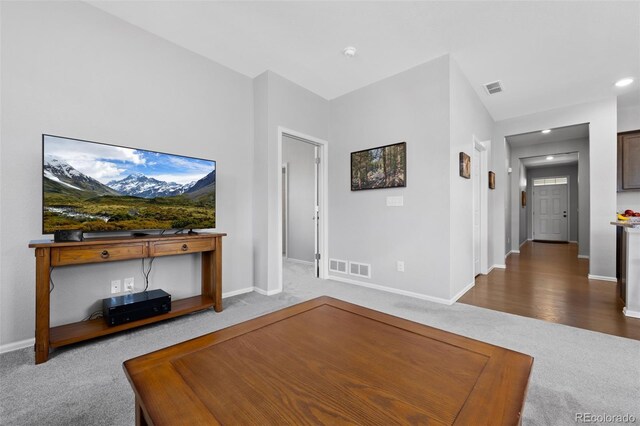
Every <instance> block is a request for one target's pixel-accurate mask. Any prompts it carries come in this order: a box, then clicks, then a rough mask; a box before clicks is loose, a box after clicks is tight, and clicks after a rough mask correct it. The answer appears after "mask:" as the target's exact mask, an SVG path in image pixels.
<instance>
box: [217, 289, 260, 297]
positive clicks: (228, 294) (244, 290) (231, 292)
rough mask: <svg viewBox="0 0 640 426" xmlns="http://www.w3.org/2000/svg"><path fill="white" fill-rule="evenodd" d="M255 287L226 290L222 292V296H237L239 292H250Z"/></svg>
mask: <svg viewBox="0 0 640 426" xmlns="http://www.w3.org/2000/svg"><path fill="white" fill-rule="evenodd" d="M254 289H255V287H247V288H241V289H240V290H234V291H228V292H226V293H222V298H223V299H225V298H227V297H232V296H237V295H239V294H245V293H251V292H252V291H253V290H254Z"/></svg>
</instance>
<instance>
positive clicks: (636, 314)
mask: <svg viewBox="0 0 640 426" xmlns="http://www.w3.org/2000/svg"><path fill="white" fill-rule="evenodd" d="M622 313H623V314H625V315H626V316H628V317H632V318H640V312H638V311H631V310H629V309H627V308H626V307H625V308H622Z"/></svg>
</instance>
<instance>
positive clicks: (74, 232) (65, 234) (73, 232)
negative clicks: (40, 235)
mask: <svg viewBox="0 0 640 426" xmlns="http://www.w3.org/2000/svg"><path fill="white" fill-rule="evenodd" d="M83 240H84V236H83V235H82V231H81V230H79V229H62V230H60V231H55V232H54V233H53V241H55V242H56V243H64V242H68V241H83Z"/></svg>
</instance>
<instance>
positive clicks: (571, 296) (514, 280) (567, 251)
mask: <svg viewBox="0 0 640 426" xmlns="http://www.w3.org/2000/svg"><path fill="white" fill-rule="evenodd" d="M577 251H578V247H577V245H576V244H551V243H538V242H531V241H529V242H527V243H525V244H524V245H523V246H522V247H521V248H520V254H511V255H510V256H509V257H508V258H507V262H506V263H507V269H506V270H503V269H494V270H493V271H491V273H490V274H489V275H479V276H478V277H476V285H475V286H474V287H473V288H472V289H471V290H469V291H468V292H467V293H466V294H465V295H464V296H462V297H461V298H460V299H459V300H458V302H461V303H466V304H468V305H474V306H480V307H482V308H488V309H493V310H496V311H502V312H508V313H511V314H516V315H521V316H525V317H530V318H537V319H541V320H545V321H550V322H555V323H558V324H565V325H570V326H573V327H579V328H584V329H587V330H593V331H598V332H601V333H607V334H613V335H616V336H621V337H628V338H631V339H636V340H640V319H638V318H628V317H626V316H625V315H624V314H623V313H622V308H623V307H624V303H623V302H622V300H621V299H620V298H619V297H618V293H617V284H616V283H613V282H608V281H600V280H590V279H587V274H588V272H589V261H588V260H587V259H578V258H577V254H578V253H577Z"/></svg>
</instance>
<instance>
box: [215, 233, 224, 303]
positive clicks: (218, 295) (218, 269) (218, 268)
mask: <svg viewBox="0 0 640 426" xmlns="http://www.w3.org/2000/svg"><path fill="white" fill-rule="evenodd" d="M213 287H214V289H213V291H214V296H213V297H214V301H215V306H214V309H215V311H216V312H222V238H220V237H218V238H216V251H215V253H214V256H213Z"/></svg>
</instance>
